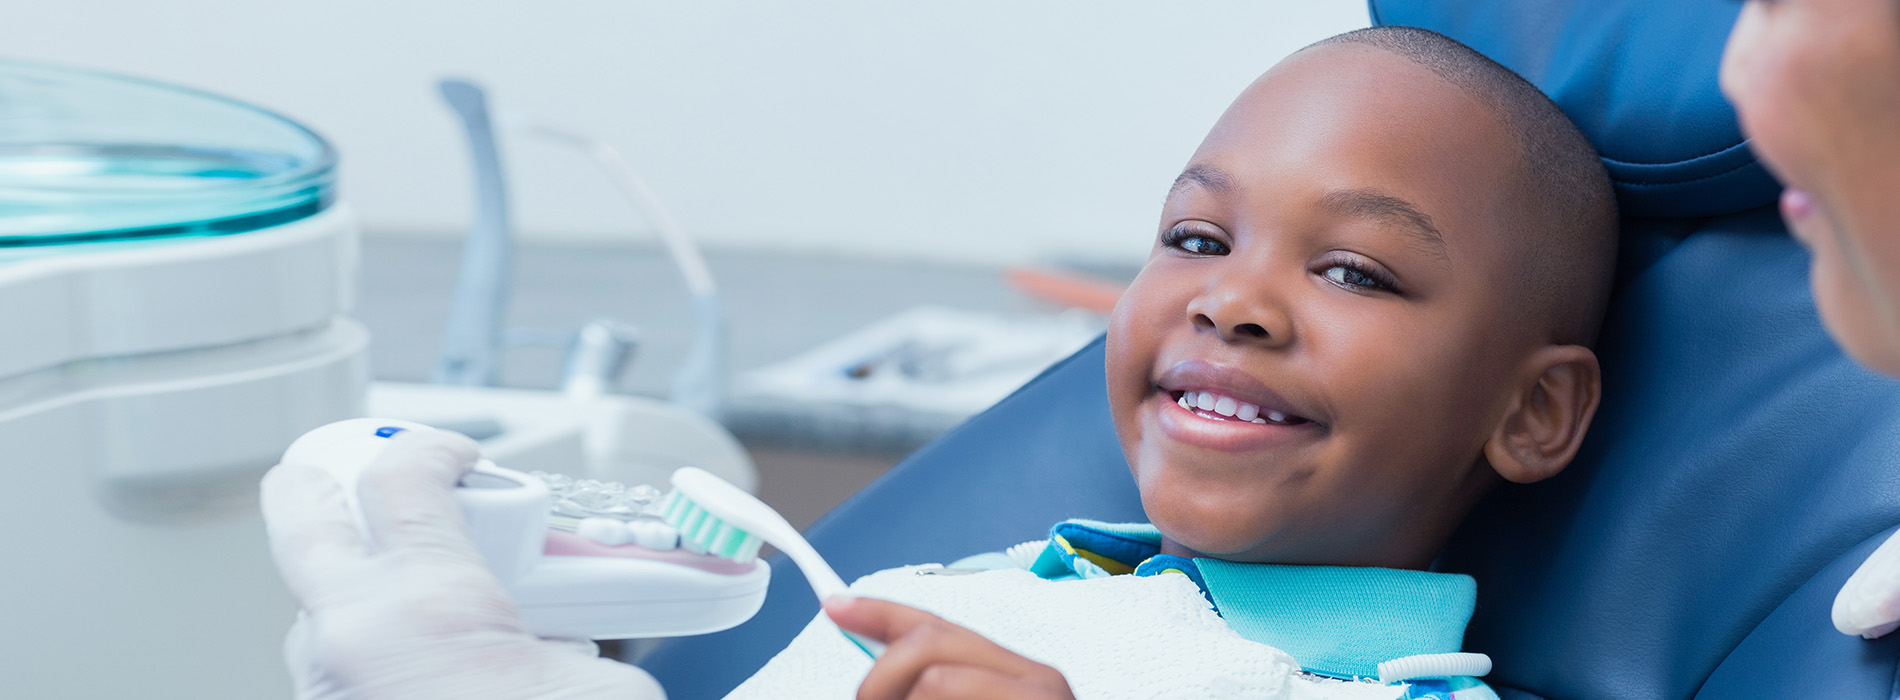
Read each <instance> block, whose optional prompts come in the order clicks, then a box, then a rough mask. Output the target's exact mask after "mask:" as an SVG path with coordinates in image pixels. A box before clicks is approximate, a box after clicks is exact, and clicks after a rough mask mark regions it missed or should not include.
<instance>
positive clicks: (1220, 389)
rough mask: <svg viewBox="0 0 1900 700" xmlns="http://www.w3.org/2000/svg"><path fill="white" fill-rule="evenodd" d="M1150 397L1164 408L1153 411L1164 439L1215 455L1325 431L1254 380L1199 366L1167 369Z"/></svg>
mask: <svg viewBox="0 0 1900 700" xmlns="http://www.w3.org/2000/svg"><path fill="white" fill-rule="evenodd" d="M1155 396H1156V398H1160V399H1162V400H1164V401H1165V402H1166V403H1162V402H1159V401H1157V402H1155V404H1154V405H1155V411H1156V419H1157V420H1158V422H1159V423H1160V427H1161V429H1162V431H1163V432H1164V433H1166V434H1167V435H1168V437H1170V438H1173V439H1175V440H1177V441H1181V442H1186V443H1191V444H1196V445H1201V446H1204V447H1210V448H1213V449H1218V450H1225V451H1248V450H1256V449H1265V448H1269V447H1274V446H1277V445H1279V444H1283V443H1285V442H1287V441H1290V440H1294V439H1298V438H1300V437H1302V436H1306V435H1310V434H1314V433H1316V432H1318V431H1323V430H1324V429H1325V427H1326V426H1325V424H1324V423H1322V422H1321V421H1319V420H1315V419H1314V418H1312V417H1310V415H1311V412H1310V411H1306V410H1305V409H1298V408H1296V407H1295V405H1294V404H1293V403H1292V402H1290V401H1287V400H1286V399H1285V398H1283V397H1281V396H1280V395H1279V394H1278V393H1275V392H1274V391H1273V390H1272V389H1269V388H1267V386H1266V384H1265V383H1263V382H1261V381H1260V380H1258V379H1255V378H1254V377H1253V376H1251V375H1249V374H1247V373H1245V372H1242V371H1240V370H1237V369H1234V368H1231V367H1226V366H1222V365H1219V364H1215V363H1211V362H1206V361H1202V360H1187V361H1182V362H1177V363H1175V364H1173V365H1171V366H1169V367H1168V369H1167V370H1166V371H1164V372H1162V373H1161V376H1160V377H1159V378H1158V379H1157V380H1156V382H1155Z"/></svg>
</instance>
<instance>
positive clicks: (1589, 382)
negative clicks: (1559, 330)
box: [1484, 345, 1603, 484]
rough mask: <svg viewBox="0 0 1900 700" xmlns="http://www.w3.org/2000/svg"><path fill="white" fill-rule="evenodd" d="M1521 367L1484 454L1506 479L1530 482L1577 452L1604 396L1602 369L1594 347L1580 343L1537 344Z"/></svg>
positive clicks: (1564, 463) (1553, 472) (1550, 472)
mask: <svg viewBox="0 0 1900 700" xmlns="http://www.w3.org/2000/svg"><path fill="white" fill-rule="evenodd" d="M1523 367H1524V371H1523V372H1522V373H1520V374H1519V375H1518V376H1519V378H1520V381H1519V382H1518V387H1517V391H1516V393H1515V394H1514V395H1513V396H1512V397H1511V403H1510V405H1509V408H1508V410H1506V411H1505V413H1504V417H1503V419H1502V420H1500V421H1498V426H1497V429H1496V430H1495V431H1493V432H1492V433H1491V439H1489V440H1487V441H1485V444H1484V456H1485V458H1486V459H1487V460H1488V461H1490V463H1491V468H1493V469H1496V470H1497V472H1498V474H1499V475H1501V476H1503V477H1504V478H1505V479H1507V480H1509V481H1512V482H1515V483H1519V484H1528V483H1531V482H1535V481H1543V480H1544V479H1548V478H1550V477H1553V476H1556V475H1557V472H1560V471H1563V469H1564V467H1565V466H1568V465H1569V464H1570V460H1571V458H1573V457H1576V456H1577V448H1578V446H1579V445H1582V444H1583V434H1584V433H1585V432H1586V431H1588V430H1589V428H1590V419H1591V417H1593V416H1595V415H1596V412H1597V402H1598V401H1599V400H1601V399H1602V397H1603V373H1602V369H1601V368H1600V367H1599V366H1598V365H1597V356H1596V353H1594V352H1591V351H1590V349H1589V348H1586V347H1583V346H1581V345H1546V346H1544V347H1542V348H1538V349H1537V351H1536V352H1534V353H1532V354H1531V356H1530V358H1528V359H1527V360H1526V361H1525V362H1524V365H1523Z"/></svg>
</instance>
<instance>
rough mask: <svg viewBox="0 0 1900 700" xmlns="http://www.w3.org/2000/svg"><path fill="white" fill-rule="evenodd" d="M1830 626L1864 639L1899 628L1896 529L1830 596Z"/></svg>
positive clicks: (1899, 570) (1899, 552)
mask: <svg viewBox="0 0 1900 700" xmlns="http://www.w3.org/2000/svg"><path fill="white" fill-rule="evenodd" d="M1833 613H1834V614H1833V617H1834V628H1835V629H1838V630H1840V631H1841V632H1842V633H1845V634H1856V635H1860V636H1862V637H1866V638H1868V639H1873V638H1875V637H1879V636H1881V635H1884V634H1886V633H1888V632H1892V631H1893V630H1894V628H1895V627H1900V532H1896V533H1894V535H1893V536H1891V537H1889V538H1887V541H1886V542H1882V543H1881V544H1880V548H1878V549H1875V550H1874V553H1873V554H1872V555H1870V556H1868V557H1867V560H1866V561H1864V562H1861V564H1860V568H1858V569H1855V570H1854V574H1853V575H1852V576H1849V577H1848V578H1847V584H1846V585H1843V586H1841V591H1840V593H1838V594H1835V596H1834V610H1833Z"/></svg>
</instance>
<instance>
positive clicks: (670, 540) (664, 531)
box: [574, 518, 680, 550]
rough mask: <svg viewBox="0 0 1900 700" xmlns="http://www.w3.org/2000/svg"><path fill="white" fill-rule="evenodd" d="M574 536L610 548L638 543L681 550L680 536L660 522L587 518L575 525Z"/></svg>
mask: <svg viewBox="0 0 1900 700" xmlns="http://www.w3.org/2000/svg"><path fill="white" fill-rule="evenodd" d="M574 534H576V535H580V536H582V537H585V538H587V539H590V540H593V541H595V542H599V543H601V544H604V545H607V546H609V547H618V546H620V545H623V544H629V543H632V544H637V545H640V546H642V547H645V548H647V549H658V550H667V549H677V548H678V547H679V546H680V533H679V531H678V530H675V529H673V526H671V525H668V524H666V523H663V522H660V521H658V520H635V521H633V522H624V521H621V520H617V519H614V518H584V519H582V520H581V521H580V523H579V524H578V525H575V526H574Z"/></svg>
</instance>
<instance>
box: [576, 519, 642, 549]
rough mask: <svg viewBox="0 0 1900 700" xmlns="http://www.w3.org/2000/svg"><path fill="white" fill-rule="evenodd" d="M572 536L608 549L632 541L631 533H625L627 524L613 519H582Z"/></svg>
mask: <svg viewBox="0 0 1900 700" xmlns="http://www.w3.org/2000/svg"><path fill="white" fill-rule="evenodd" d="M574 534H576V535H580V536H582V537H585V538H587V539H590V540H593V541H595V542H599V543H601V544H604V545H607V546H610V547H613V546H618V545H623V544H626V543H628V542H632V541H633V533H632V532H628V531H627V524H626V523H623V522H621V521H619V520H615V519H613V518H583V519H581V522H580V524H579V525H576V526H575V527H574Z"/></svg>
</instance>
